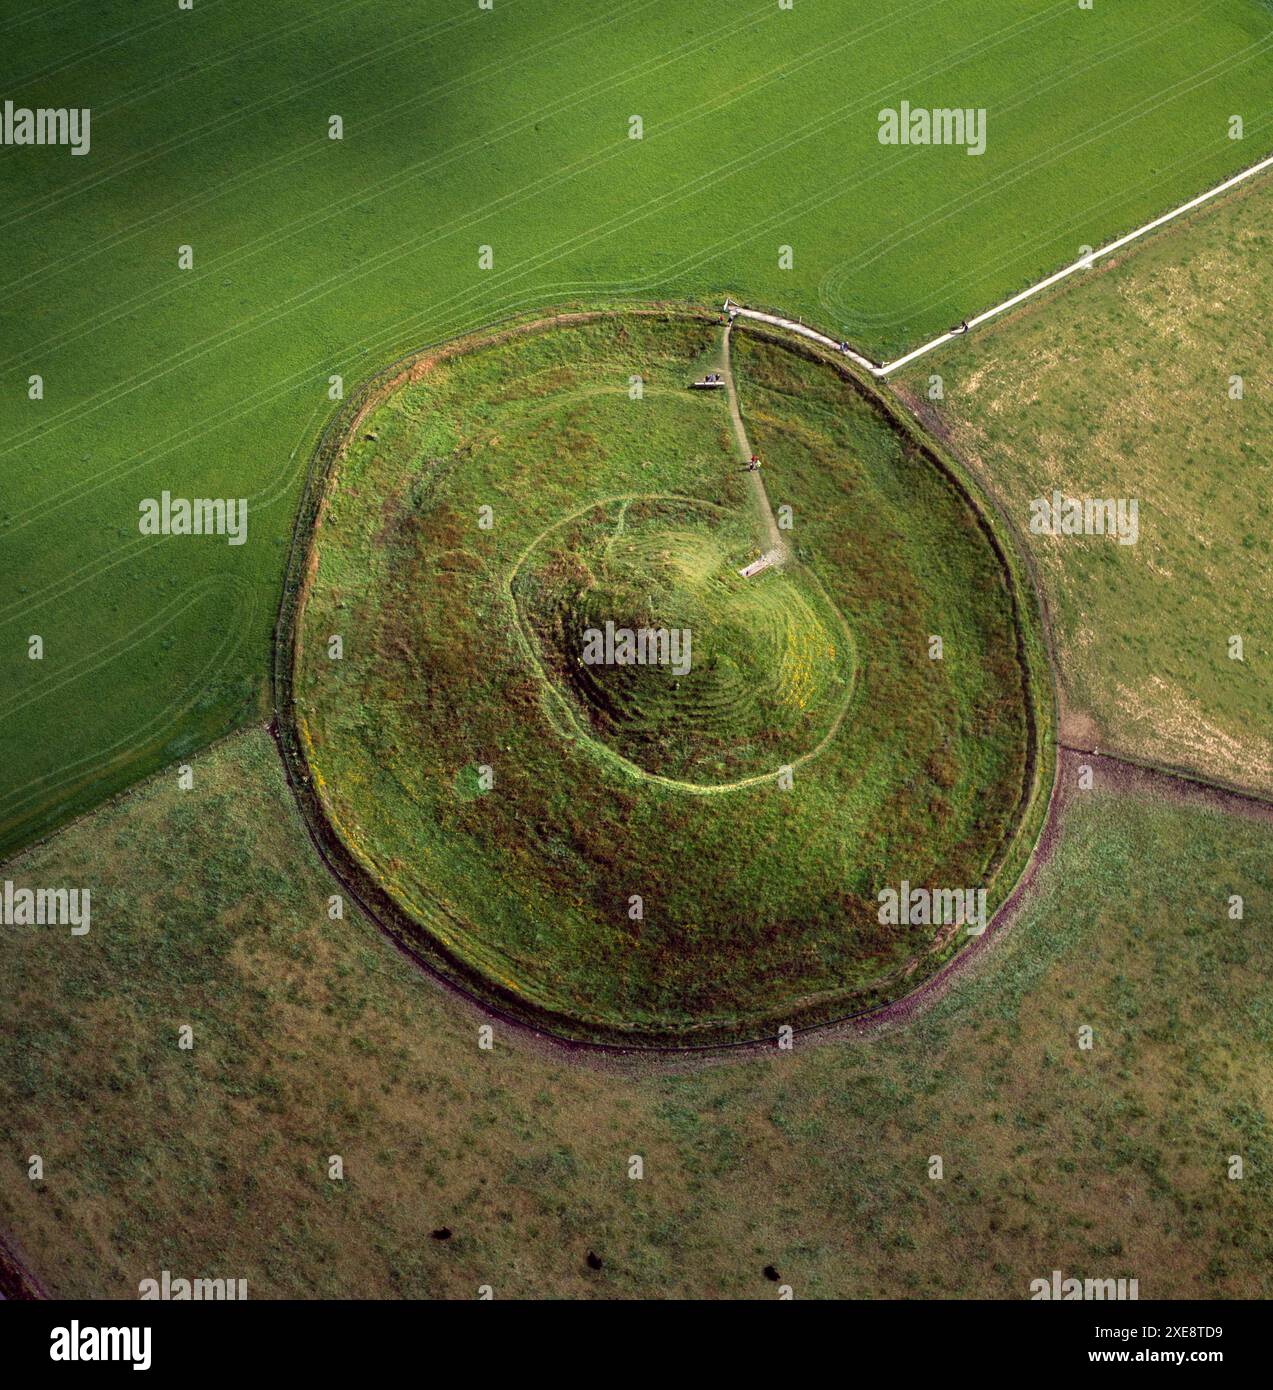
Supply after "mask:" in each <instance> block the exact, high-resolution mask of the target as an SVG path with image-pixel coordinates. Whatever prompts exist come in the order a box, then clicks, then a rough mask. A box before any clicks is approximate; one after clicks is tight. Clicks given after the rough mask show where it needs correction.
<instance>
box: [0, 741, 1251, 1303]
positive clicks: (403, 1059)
mask: <svg viewBox="0 0 1273 1390" xmlns="http://www.w3.org/2000/svg"><path fill="white" fill-rule="evenodd" d="M194 766H195V784H194V788H193V790H191V791H179V790H178V789H177V784H176V779H175V777H172V776H170V775H168V774H164V775H162V776H161V777H159V778H156V779H154V780H152V781H150V782H147V783H146V784H144V785H143V786H141V787H140V788H138V789H137V790H136V791H135V792H133V793H131V794H130V795H129V796H128V797H126V798H125V799H123V800H122V801H120V802H118V803H115V804H112V805H110V806H108V807H105V808H103V809H101V810H100V811H98V812H97V813H95V814H94V815H92V816H90V817H88V818H86V819H85V820H83V821H81V822H79V823H77V824H76V825H75V826H73V827H70V828H69V829H67V830H66V831H64V832H62V833H61V834H59V835H58V836H56V837H55V838H54V839H52V840H51V841H49V842H48V843H46V844H45V845H42V846H40V847H38V848H37V849H35V850H33V851H29V852H27V853H26V854H24V855H22V856H21V857H20V858H18V859H17V860H16V861H13V862H10V863H9V864H7V865H6V866H5V868H4V870H3V873H4V875H5V876H7V877H12V878H14V879H15V880H16V881H18V882H20V883H32V884H42V883H49V882H82V883H86V884H91V885H92V886H93V889H94V893H95V897H94V912H93V926H92V930H91V932H90V933H89V935H88V936H85V937H81V938H78V939H72V938H71V937H70V936H69V934H50V933H49V932H48V931H47V930H28V931H15V930H12V929H7V930H6V931H5V932H4V933H3V934H2V935H0V970H2V971H3V975H4V978H5V979H6V980H7V981H9V982H10V983H9V985H8V987H7V988H6V990H5V992H4V996H3V1000H2V1002H0V1023H2V1025H3V1026H0V1110H2V1111H3V1113H4V1115H5V1117H6V1134H7V1136H8V1143H7V1157H6V1160H5V1162H4V1163H3V1164H0V1229H3V1230H4V1231H5V1233H6V1236H8V1237H10V1238H12V1239H13V1240H14V1241H15V1242H16V1244H17V1245H18V1247H19V1249H20V1250H21V1252H22V1253H24V1254H25V1255H26V1257H27V1258H28V1260H29V1261H30V1262H31V1264H32V1265H33V1267H34V1268H35V1270H36V1272H37V1273H38V1274H39V1275H40V1276H41V1278H42V1279H43V1280H44V1281H45V1283H46V1284H47V1285H48V1287H49V1289H50V1290H51V1292H53V1293H54V1294H60V1295H68V1296H70V1295H80V1296H91V1295H110V1296H117V1297H125V1298H129V1297H135V1296H136V1290H137V1285H138V1282H139V1281H140V1280H141V1279H142V1278H145V1277H148V1276H154V1275H156V1274H157V1273H158V1272H159V1271H160V1270H161V1269H164V1268H167V1269H170V1270H171V1271H172V1272H173V1274H174V1275H175V1276H185V1277H194V1276H200V1275H202V1276H208V1277H213V1276H222V1277H226V1278H229V1277H241V1278H246V1279H247V1280H248V1292H249V1296H250V1297H253V1298H264V1297H283V1296H314V1295H325V1296H329V1297H336V1296H342V1295H353V1296H358V1297H398V1296H404V1295H407V1296H417V1297H457V1298H473V1297H476V1296H477V1290H478V1287H479V1285H481V1284H490V1285H492V1286H493V1288H494V1290H495V1294H496V1296H497V1297H499V1298H513V1297H529V1298H537V1297H548V1296H563V1297H605V1296H618V1295H623V1296H649V1297H686V1296H704V1297H727V1296H728V1297H753V1296H754V1297H757V1298H765V1297H774V1296H775V1294H776V1287H777V1286H776V1285H775V1284H774V1283H773V1282H771V1281H770V1280H768V1279H766V1277H765V1275H764V1268H765V1266H766V1265H772V1266H774V1268H775V1270H776V1271H777V1273H778V1274H779V1275H780V1277H781V1280H782V1281H783V1282H785V1283H789V1284H790V1285H791V1286H792V1288H793V1290H794V1292H795V1295H796V1297H798V1298H808V1297H820V1296H821V1297H828V1296H850V1297H867V1296H874V1295H897V1296H921V1295H928V1296H933V1295H950V1296H968V1297H1002V1298H1024V1297H1027V1296H1028V1293H1029V1281H1030V1280H1031V1279H1033V1278H1038V1277H1049V1276H1050V1274H1051V1271H1052V1270H1053V1269H1056V1268H1059V1269H1061V1270H1062V1271H1063V1272H1064V1273H1065V1274H1073V1275H1077V1276H1079V1277H1099V1278H1105V1277H1111V1278H1113V1277H1128V1278H1138V1279H1139V1281H1140V1295H1141V1297H1142V1298H1149V1297H1161V1296H1166V1297H1201V1296H1210V1295H1218V1296H1225V1297H1248V1298H1252V1297H1263V1298H1268V1297H1269V1296H1270V1295H1271V1294H1273V1274H1271V1271H1273V1258H1271V1256H1273V1187H1271V1186H1270V1181H1271V1179H1270V1175H1271V1174H1273V1134H1271V1132H1270V1121H1269V1114H1270V1106H1271V1104H1273V1094H1271V1091H1270V1084H1271V1082H1270V1072H1269V1066H1268V1057H1269V1049H1270V1044H1271V1043H1273V1009H1271V1005H1270V996H1269V991H1268V988H1267V981H1268V978H1269V972H1270V969H1271V968H1273V960H1271V959H1270V950H1271V937H1270V931H1269V923H1270V918H1271V914H1273V826H1270V825H1269V824H1267V823H1254V822H1251V821H1247V820H1242V819H1234V818H1232V817H1224V818H1222V817H1218V816H1216V815H1214V814H1212V813H1210V812H1206V811H1199V810H1193V809H1189V808H1187V807H1184V806H1180V805H1176V804H1174V803H1172V802H1153V801H1147V800H1144V799H1142V798H1139V797H1135V796H1132V797H1128V796H1125V795H1121V794H1116V793H1114V792H1112V791H1110V790H1108V789H1106V788H1104V787H1103V786H1102V785H1101V784H1100V783H1098V785H1097V786H1096V788H1095V789H1093V790H1092V791H1090V792H1087V793H1078V794H1076V795H1075V797H1074V799H1073V801H1072V804H1071V808H1070V812H1069V814H1068V817H1067V820H1066V822H1065V825H1064V828H1063V833H1062V835H1061V838H1060V841H1059V843H1058V845H1057V847H1056V851H1055V854H1054V856H1053V857H1052V859H1051V860H1050V861H1049V863H1048V864H1046V865H1045V866H1044V867H1043V869H1042V870H1041V877H1040V879H1039V891H1038V893H1037V895H1036V897H1035V898H1034V899H1033V901H1032V902H1031V904H1030V905H1029V907H1028V908H1027V910H1026V912H1025V913H1024V915H1023V916H1022V917H1021V918H1020V919H1019V921H1018V922H1017V924H1016V925H1015V926H1014V928H1013V929H1012V931H1011V933H1010V934H1009V935H1008V936H1007V937H1006V938H1004V939H1003V940H1002V941H1000V942H999V943H997V944H996V945H995V947H994V949H993V950H992V951H991V952H990V954H989V955H988V956H987V957H985V958H984V959H983V962H982V964H981V965H980V966H979V968H978V970H977V972H976V973H975V974H973V975H968V976H964V977H962V978H961V979H960V981H959V983H958V985H957V986H956V987H955V988H953V989H952V990H951V991H950V992H949V993H948V994H947V995H946V996H945V998H944V999H943V1000H942V1001H941V1002H940V1003H939V1004H938V1005H937V1007H936V1008H935V1009H934V1010H933V1011H932V1012H930V1013H929V1014H927V1015H925V1016H924V1017H922V1018H919V1019H916V1020H912V1021H911V1022H910V1023H909V1024H908V1025H907V1026H906V1027H905V1028H904V1029H902V1030H900V1031H897V1032H894V1033H891V1034H885V1035H876V1036H874V1037H872V1038H870V1039H867V1040H859V1041H856V1042H848V1043H834V1044H825V1045H820V1046H804V1045H798V1047H797V1050H796V1051H795V1052H794V1053H791V1054H776V1053H775V1054H774V1055H773V1056H771V1057H769V1058H764V1059H752V1060H746V1061H734V1062H729V1063H725V1064H722V1065H714V1066H710V1067H707V1068H705V1069H702V1070H699V1071H696V1072H692V1073H689V1074H684V1075H658V1074H653V1073H637V1074H634V1075H618V1074H613V1073H609V1072H602V1071H597V1070H595V1069H592V1068H589V1067H586V1066H581V1065H579V1064H578V1063H577V1062H573V1061H566V1060H563V1059H561V1058H560V1057H557V1056H553V1055H544V1054H541V1053H538V1052H533V1051H529V1050H527V1049H526V1048H525V1046H524V1045H522V1044H521V1043H519V1042H518V1041H517V1040H516V1039H515V1038H514V1037H513V1035H512V1034H511V1033H510V1032H509V1031H508V1030H506V1029H504V1028H503V1027H502V1026H501V1025H498V1024H497V1025H496V1029H495V1047H494V1049H493V1050H492V1051H490V1052H483V1051H480V1050H479V1048H478V1027H479V1024H481V1023H482V1022H483V1021H484V1018H483V1016H482V1015H480V1014H478V1013H476V1012H475V1011H473V1010H472V1008H471V1007H470V1006H468V1005H466V1004H463V1003H461V1002H459V1001H457V1000H455V999H453V998H451V997H449V996H446V995H443V994H442V993H440V992H439V990H438V989H437V988H436V987H435V986H433V985H432V984H430V983H429V982H427V981H426V980H425V979H424V978H423V977H422V976H421V975H420V974H419V973H418V972H417V971H416V969H415V968H414V967H413V966H411V965H410V964H409V963H408V962H407V961H406V960H404V959H403V958H402V957H401V956H400V955H399V954H398V953H397V952H395V951H394V950H392V949H391V948H389V947H388V946H387V945H386V943H385V941H384V939H383V938H382V937H381V935H380V934H379V933H378V931H377V930H376V929H375V928H374V927H372V926H371V925H370V924H368V923H367V922H365V921H363V920H361V919H359V917H358V916H357V915H356V913H351V914H350V915H349V916H348V917H346V918H345V919H344V920H342V921H338V922H336V921H331V920H330V919H329V918H328V915H327V900H328V895H329V893H330V892H331V888H332V885H331V880H330V878H329V876H328V875H327V873H326V871H325V870H324V869H323V868H322V867H321V865H320V864H319V863H318V861H317V859H316V857H315V855H314V852H313V850H312V848H311V846H310V844H309V841H308V840H307V838H306V836H305V833H304V831H303V829H302V827H301V825H300V822H299V819H298V816H297V812H296V808H295V804H294V801H293V799H292V796H291V794H290V792H289V791H288V788H287V786H286V784H285V782H284V780H283V776H282V771H281V768H280V765H279V761H278V758H277V754H276V752H275V749H274V747H273V746H272V744H271V742H270V740H269V738H268V736H267V735H266V734H265V733H264V732H262V731H250V732H247V733H245V734H242V735H240V736H238V737H236V738H234V739H232V740H229V741H226V742H224V743H222V744H220V745H218V747H216V748H215V749H213V750H210V751H209V752H207V753H206V754H204V755H202V756H201V757H200V758H198V759H197V760H196V762H195V764H194ZM192 865H197V866H199V869H198V871H197V872H192V870H191V866H192ZM1234 892H1240V893H1242V894H1243V896H1244V898H1245V917H1244V919H1243V920H1242V921H1241V922H1235V921H1231V920H1229V918H1228V913H1227V902H1228V897H1229V895H1230V894H1231V893H1234ZM182 1024H190V1025H191V1026H192V1027H193V1029H194V1038H195V1043H194V1047H193V1049H192V1050H190V1051H186V1052H183V1051H180V1050H179V1049H178V1047H177V1045H176V1043H177V1030H178V1027H179V1026H180V1025H182ZM1085 1025H1086V1026H1089V1027H1091V1028H1092V1029H1093V1030H1094V1031H1093V1038H1094V1045H1093V1047H1092V1049H1091V1050H1090V1051H1082V1050H1080V1048H1079V1047H1078V1041H1077V1040H1078V1030H1079V1029H1080V1028H1081V1027H1083V1026H1085ZM32 1153H39V1154H41V1155H42V1156H43V1157H44V1160H45V1179H44V1181H43V1182H40V1183H33V1182H31V1181H29V1179H28V1177H27V1166H26V1165H27V1159H28V1156H29V1155H30V1154H32ZM332 1154H340V1155H342V1157H343V1159H344V1164H345V1168H344V1171H345V1177H344V1180H343V1181H342V1182H333V1181H329V1179H328V1177H327V1161H328V1158H329V1156H330V1155H332ZM633 1154H640V1155H642V1156H643V1158H644V1161H645V1176H644V1178H643V1179H642V1180H640V1181H632V1180H630V1179H629V1178H628V1176H627V1173H628V1160H629V1157H630V1156H631V1155H633ZM934 1154H939V1155H941V1156H942V1159H943V1163H944V1177H943V1178H942V1180H941V1181H933V1180H931V1179H930V1178H929V1177H928V1170H929V1160H930V1157H931V1156H932V1155H934ZM1233 1154H1238V1155H1240V1156H1242V1157H1243V1159H1244V1167H1245V1176H1244V1177H1243V1178H1242V1179H1241V1180H1237V1181H1235V1180H1231V1179H1230V1178H1229V1177H1228V1176H1227V1174H1228V1171H1229V1161H1230V1155H1233ZM444 1228H445V1229H449V1230H450V1232H451V1236H450V1239H449V1240H445V1241H443V1240H439V1239H435V1238H434V1237H433V1235H432V1233H433V1232H434V1231H441V1230H443V1229H444ZM589 1251H593V1252H595V1253H596V1254H597V1255H599V1256H600V1258H601V1260H602V1268H601V1269H600V1270H591V1269H589V1268H588V1267H587V1264H586V1256H587V1254H588V1252H589Z"/></svg>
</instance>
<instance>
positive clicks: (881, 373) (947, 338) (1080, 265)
mask: <svg viewBox="0 0 1273 1390" xmlns="http://www.w3.org/2000/svg"><path fill="white" fill-rule="evenodd" d="M1270 168H1273V154H1271V155H1269V156H1268V157H1267V158H1266V159H1262V160H1260V162H1259V163H1258V164H1252V165H1251V166H1250V168H1248V169H1243V170H1242V172H1241V173H1238V174H1234V176H1233V177H1232V178H1231V179H1226V180H1225V182H1224V183H1221V184H1218V185H1217V186H1216V187H1215V188H1210V189H1208V190H1207V191H1206V192H1205V193H1199V194H1198V196H1197V197H1196V198H1191V199H1190V200H1189V201H1188V202H1187V203H1181V205H1180V206H1179V207H1178V208H1172V210H1171V211H1170V212H1164V213H1163V215H1162V216H1161V217H1155V218H1154V220H1153V221H1152V222H1146V223H1145V225H1144V226H1143V227H1137V228H1136V230H1135V231H1134V232H1128V233H1127V235H1126V236H1121V237H1119V238H1118V240H1117V241H1111V242H1110V243H1109V245H1108V246H1102V247H1101V248H1100V250H1099V251H1093V252H1092V253H1091V255H1089V256H1084V257H1082V258H1081V259H1080V260H1077V261H1075V262H1074V264H1073V265H1067V266H1066V267H1065V269H1064V270H1058V271H1057V272H1056V274H1055V275H1049V276H1048V277H1047V278H1046V279H1045V280H1040V281H1039V282H1038V283H1037V284H1034V285H1031V286H1030V287H1029V288H1028V289H1024V290H1022V291H1021V292H1020V294H1014V295H1013V296H1012V298H1011V299H1005V300H1004V301H1003V303H1002V304H996V305H995V306H994V308H993V309H987V310H986V311H985V312H984V313H981V314H978V315H977V316H976V318H971V319H969V320H968V328H967V329H965V328H960V329H957V330H956V331H955V332H953V333H943V334H941V335H940V337H937V338H934V339H933V340H932V341H931V342H927V343H924V344H923V345H922V346H921V347H917V348H914V349H913V350H912V351H910V352H908V353H906V354H904V355H903V356H901V357H898V358H895V359H894V360H893V361H892V362H885V363H884V364H883V366H881V365H879V364H878V363H875V362H872V361H870V360H869V359H868V358H866V357H863V356H862V354H861V353H859V352H854V351H853V349H852V348H850V347H848V346H847V345H845V344H841V343H838V342H836V340H835V339H834V338H829V337H827V335H826V334H825V333H819V332H818V331H817V330H816V329H813V328H809V327H808V326H807V325H805V324H803V323H799V322H796V321H793V320H792V319H784V318H780V317H779V316H778V315H776V314H762V313H760V312H759V311H758V310H756V309H744V308H743V307H742V305H741V304H732V303H731V302H730V301H729V300H728V299H727V300H726V301H725V309H726V311H728V312H730V313H735V314H742V315H743V316H744V317H746V318H749V319H759V320H760V321H761V322H762V323H772V324H776V325H778V326H779V327H780V328H787V329H790V331H791V332H793V333H799V334H801V335H802V336H803V337H806V338H812V339H813V340H814V341H815V342H819V343H821V344H823V346H824V347H829V348H832V349H833V350H834V351H836V352H842V353H844V355H845V356H846V357H848V358H850V359H851V360H852V361H854V362H856V363H857V365H858V366H859V367H863V368H865V369H866V370H867V371H868V372H870V373H871V374H872V375H873V376H878V377H885V376H888V375H889V373H890V372H895V371H897V370H898V368H899V367H905V366H907V365H908V364H909V363H911V362H913V361H914V360H915V359H916V358H917V357H923V356H924V355H925V353H929V352H932V351H933V349H934V348H939V347H941V346H942V344H943V343H949V342H951V341H952V340H953V339H955V338H962V337H963V336H964V334H965V333H966V332H967V331H968V329H973V328H976V327H977V326H978V325H979V324H982V323H985V322H986V321H987V319H992V318H994V317H995V316H996V315H998V314H1002V313H1005V312H1006V311H1007V310H1009V309H1012V308H1015V307H1016V305H1018V304H1021V303H1023V302H1024V301H1025V300H1027V299H1031V298H1033V297H1034V296H1035V295H1036V294H1040V293H1042V292H1043V291H1044V290H1046V289H1050V288H1051V287H1052V286H1053V285H1055V284H1058V283H1059V282H1060V281H1062V280H1064V279H1066V278H1067V276H1070V275H1073V274H1074V272H1075V271H1078V270H1087V269H1088V268H1089V267H1090V266H1092V265H1094V264H1095V263H1096V262H1097V261H1099V260H1101V259H1102V258H1103V257H1105V256H1111V255H1113V253H1114V252H1115V251H1120V250H1122V248H1123V247H1124V246H1126V245H1127V244H1128V243H1129V242H1132V241H1135V240H1136V239H1137V238H1138V237H1143V236H1144V235H1145V234H1146V233H1147V232H1152V231H1154V230H1155V228H1158V227H1161V226H1163V224H1164V223H1167V222H1170V221H1172V220H1173V219H1174V218H1177V217H1181V216H1183V215H1184V214H1185V213H1186V212H1192V211H1193V209H1194V208H1196V207H1201V206H1202V204H1203V203H1206V202H1209V201H1210V200H1211V199H1212V198H1217V197H1219V196H1220V194H1221V193H1227V192H1228V191H1229V189H1231V188H1236V187H1237V185H1238V184H1240V183H1243V182H1245V180H1247V179H1249V178H1254V177H1255V175H1256V174H1259V173H1263V171H1264V170H1265V169H1270Z"/></svg>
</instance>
